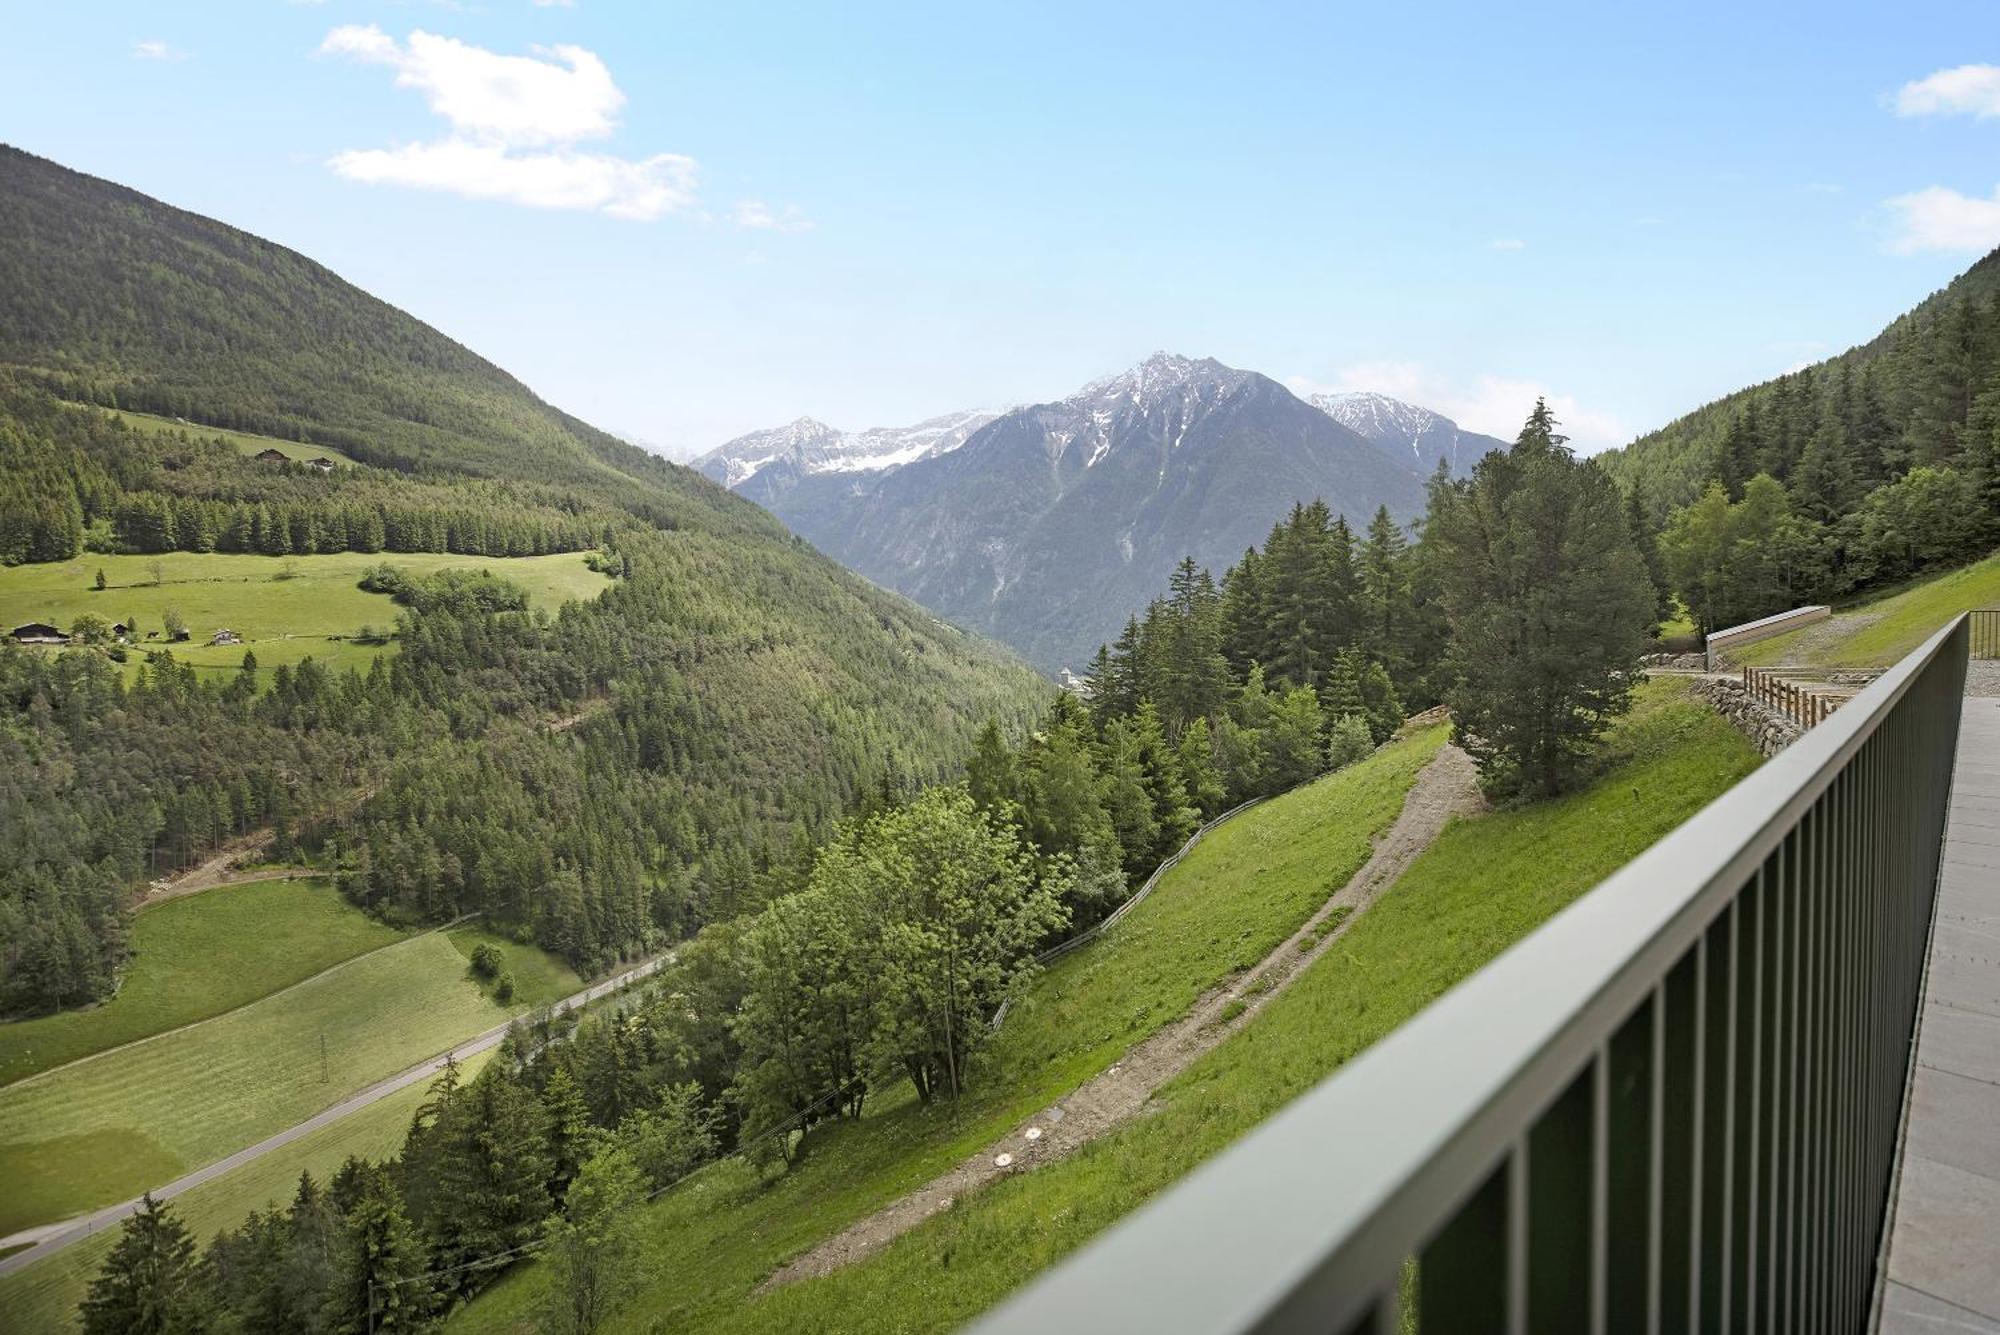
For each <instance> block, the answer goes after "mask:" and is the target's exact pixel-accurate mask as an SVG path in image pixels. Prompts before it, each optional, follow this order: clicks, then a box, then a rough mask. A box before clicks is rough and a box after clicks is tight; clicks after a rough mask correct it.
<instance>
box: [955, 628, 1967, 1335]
mask: <svg viewBox="0 0 2000 1335" xmlns="http://www.w3.org/2000/svg"><path fill="white" fill-rule="evenodd" d="M1969 633H1970V620H1969V619H1968V618H1967V617H1963V616H1961V617H1959V618H1957V619H1956V620H1954V621H1953V622H1952V623H1951V625H1949V626H1948V627H1946V628H1945V629H1944V630H1942V631H1940V632H1938V634H1937V635H1935V636H1933V637H1932V638H1931V639H1930V640H1929V642H1927V643H1926V644H1924V645H1923V647H1922V648H1920V649H1918V650H1917V651H1916V652H1915V653H1913V654H1911V655H1910V656H1909V657H1908V658H1906V659H1904V660H1903V661H1902V662H1901V663H1899V664H1897V665H1896V666H1895V667H1894V668H1892V669H1890V670H1889V671H1888V672H1887V673H1885V674H1883V676H1882V677H1880V678H1879V679H1878V680H1876V681H1875V682H1874V683H1873V684H1871V685H1870V686H1868V687H1867V688H1866V689H1865V690H1863V691H1862V692H1861V693H1860V694H1859V695H1857V696H1856V697H1855V698H1854V699H1853V700H1852V701H1850V702H1849V703H1848V704H1847V705H1845V706H1844V707H1843V708H1841V709H1840V710H1839V711H1838V712H1837V713H1834V714H1833V715H1831V716H1830V717H1828V718H1827V719H1826V720H1825V721H1824V722H1822V723H1821V724H1820V725H1819V726H1818V727H1816V728H1813V729H1812V730H1811V731H1809V732H1807V733H1806V734H1805V735H1804V737H1802V738H1801V739H1800V740H1799V741H1797V742H1795V743H1793V744H1792V745H1791V746H1790V747H1789V748H1788V749H1786V750H1785V751H1784V752H1782V753H1780V754H1779V755H1778V756H1776V757H1774V758H1773V759H1772V760H1770V761H1769V762H1768V763H1766V764H1765V765H1764V766H1763V768H1762V769H1760V770H1758V771H1757V772H1756V773H1754V774H1752V775H1751V776H1749V777H1748V778H1746V779H1745V780H1744V781H1743V782H1741V783H1739V784H1738V785H1736V787H1735V788H1733V789H1731V790H1730V791H1729V792H1728V793H1726V794H1724V795H1723V796H1722V797H1721V798H1719V799H1717V800H1716V801H1715V802H1713V803H1711V804H1710V805H1709V806H1708V807H1707V808H1706V809H1704V810H1703V811H1702V812H1700V813H1699V814H1698V815H1696V816H1695V817H1694V818H1693V819H1692V820H1690V821H1688V822H1687V824H1685V825H1684V826H1682V827H1681V828H1680V829H1678V830H1676V831H1675V832H1674V833H1672V834H1670V835H1669V836H1667V837H1666V838H1665V839H1663V840H1661V841H1660V842H1659V843H1658V844H1657V845H1655V846H1654V847H1653V848H1652V849H1650V850H1649V851H1647V852H1646V853H1645V854H1643V855H1641V856H1640V857H1639V858H1637V859H1635V860H1634V861H1633V862H1632V863H1631V864H1630V865H1628V866H1627V867H1626V868H1625V869H1624V870H1622V871H1620V872H1619V873H1617V874H1616V875H1615V876H1613V877H1611V879H1609V880H1608V881H1606V882H1605V883H1604V884H1602V885H1600V886H1599V887H1597V888H1596V889H1595V890H1594V891H1592V892H1591V893H1590V894H1588V895H1586V896H1584V897H1583V898H1582V899H1580V900H1578V901H1577V902H1576V903H1575V904H1573V905H1571V906H1570V907H1569V908H1568V909H1566V910H1564V911H1563V912H1562V913H1561V914H1559V915H1557V916H1556V917H1555V918H1554V919H1552V920H1551V921H1550V922H1548V923H1546V924H1545V925H1544V926H1543V927H1541V928H1540V929H1539V930H1538V931H1536V932H1535V933H1534V934H1532V935H1531V936H1529V937H1528V938H1527V939H1526V940H1523V941H1521V942H1520V943H1518V944H1517V945H1515V946H1514V947H1513V948H1512V949H1510V950H1508V951H1507V952H1506V953H1505V954H1503V955H1502V956H1501V957H1500V958H1498V959H1496V960H1494V961H1493V962H1492V963H1491V964H1489V965H1488V966H1487V967H1485V968H1484V969H1482V970H1480V971H1479V972H1478V973H1477V974H1475V975H1474V976H1473V977H1471V978H1469V979H1467V980H1466V981H1465V982H1464V983H1463V984H1461V985H1460V986H1458V987H1457V988H1455V989H1453V990H1452V991H1451V992H1449V993H1448V994H1446V995H1445V996H1444V997H1442V998H1440V999H1439V1000H1438V1001H1437V1002H1436V1003H1434V1004H1433V1005H1431V1006H1430V1007H1429V1008H1428V1009H1426V1010H1425V1011H1423V1012H1422V1013H1421V1014H1419V1015H1418V1016H1417V1017H1415V1018H1414V1019H1412V1020H1411V1021H1410V1022H1409V1023H1408V1024H1406V1025H1404V1026H1403V1027H1402V1028H1401V1029H1400V1030H1398V1031H1397V1032H1396V1033H1394V1034H1392V1035H1390V1036H1389V1037H1388V1038H1386V1039H1384V1040H1383V1041H1382V1042H1380V1043H1378V1044H1377V1045H1376V1046H1375V1047H1374V1048H1372V1049H1370V1050H1369V1051H1367V1052H1365V1053H1363V1054H1362V1055H1361V1056H1360V1057H1358V1058H1356V1059H1355V1060H1354V1061H1353V1062H1351V1063H1349V1065H1348V1066H1347V1067H1346V1068H1345V1069H1343V1070H1341V1071H1339V1072H1338V1073H1336V1074H1335V1075H1334V1076H1332V1077H1331V1078H1329V1079H1328V1080H1326V1081H1325V1082H1324V1083H1322V1084H1320V1085H1319V1086H1318V1087H1317V1088H1315V1089H1313V1090H1312V1091H1311V1092H1309V1093H1308V1094H1306V1095H1304V1096H1303V1097H1301V1098H1300V1099H1298V1100H1297V1101H1296V1102H1294V1103H1293V1104H1291V1105H1290V1106H1289V1107H1287V1108H1285V1109H1284V1110H1283V1111H1282V1112H1280V1113H1279V1114H1278V1115H1277V1116H1275V1117H1273V1118H1272V1119H1271V1120H1270V1121H1268V1122H1266V1123H1264V1124H1263V1125H1262V1126H1260V1127H1258V1128H1257V1129H1256V1130H1254V1131H1252V1132H1251V1133H1250V1134H1249V1135H1247V1136H1246V1137H1244V1138H1243V1139H1242V1140H1241V1141H1240V1142H1238V1143H1237V1144H1236V1145H1234V1146H1232V1147H1231V1148H1230V1149H1228V1150H1227V1151H1225V1152H1224V1153H1222V1154H1221V1155H1219V1156H1217V1157H1216V1158H1215V1159H1213V1160H1212V1161H1210V1162H1209V1163H1208V1164H1206V1165H1204V1166H1203V1167H1202V1168H1200V1169H1199V1170H1197V1171H1196V1172H1195V1173H1193V1174H1192V1175H1190V1176H1189V1177H1188V1178H1187V1179H1186V1180H1185V1181H1184V1182H1182V1183H1180V1184H1179V1185H1178V1186H1176V1187H1175V1188H1174V1189H1172V1190H1171V1191H1169V1192H1167V1193H1166V1194H1165V1195H1164V1196H1163V1197H1162V1198H1161V1199H1159V1200H1158V1201H1156V1202H1154V1203H1152V1204H1151V1205H1149V1206H1147V1207H1146V1208H1145V1209H1143V1210H1141V1211H1140V1212H1139V1213H1137V1214H1136V1215H1134V1216H1133V1217H1132V1218H1130V1219H1128V1220H1126V1221H1125V1222H1124V1223H1122V1224H1120V1225H1119V1226H1118V1227H1116V1228H1115V1229H1113V1230H1112V1231H1111V1232H1110V1233H1108V1234H1107V1235H1106V1236H1105V1237H1103V1238H1102V1239H1100V1240H1098V1241H1097V1242H1096V1243H1094V1244H1093V1245H1091V1246H1090V1247H1088V1248H1086V1249H1085V1250H1084V1251H1082V1252H1081V1253H1080V1254H1078V1255H1077V1256H1075V1257H1072V1258H1071V1259H1070V1260H1068V1261H1067V1262H1065V1263H1063V1264H1062V1265H1060V1266H1059V1267H1057V1268H1056V1269H1055V1270H1053V1271H1052V1272H1050V1273H1049V1274H1048V1275H1047V1276H1045V1277H1044V1278H1042V1279H1041V1280H1040V1281H1039V1282H1037V1283H1036V1284H1034V1285H1033V1286H1032V1287H1030V1288H1029V1289H1028V1290H1027V1291H1026V1292H1024V1293H1022V1294H1021V1295H1019V1296H1017V1297H1016V1298H1015V1299H1013V1300H1012V1301H1011V1302H1009V1303H1008V1304H1007V1305H1006V1306H1004V1307H1002V1308H1001V1309H1000V1310H999V1311H997V1312H996V1313H994V1314H993V1315H992V1316H991V1317H989V1318H988V1319H987V1321H986V1323H985V1325H984V1326H983V1327H982V1329H983V1330H985V1331H988V1332H993V1333H994V1335H1001V1333H1008V1335H1011V1333H1012V1332H1036V1333H1037V1335H1042V1333H1044V1332H1052V1331H1092V1332H1103V1331H1126V1330H1130V1331H1148V1332H1237V1331H1313V1332H1322V1333H1331V1332H1375V1333H1377V1335H1387V1333H1389V1332H1396V1331H1399V1330H1403V1329H1407V1328H1415V1329H1418V1330H1422V1331H1424V1332H1439V1331H1442V1332H1460V1331H1467V1332H1469V1331H1480V1332H1485V1331H1504V1332H1510V1333H1511V1335H1527V1333H1528V1332H1534V1333H1535V1335H1554V1333H1557V1332H1569V1331H1576V1332H1590V1333H1592V1335H1598V1333H1601V1332H1645V1333H1646V1335H1657V1333H1658V1332H1681V1331H1708V1330H1717V1331H1730V1330H1787V1331H1789V1330H1813V1331H1858V1330H1861V1329H1862V1328H1863V1327H1864V1326H1865V1324H1866V1321H1867V1314H1868V1310H1869V1305H1870V1300H1871V1294H1872V1289H1873V1285H1874V1277H1875V1274H1876V1268H1877V1256H1878V1250H1879V1247H1880V1243H1881V1235H1882V1228H1883V1217H1884V1210H1885V1206H1886V1204H1887V1201H1888V1193H1889V1186H1890V1180H1891V1176H1892V1172H1893V1168H1894V1162H1895V1154H1896V1144H1897V1128H1898V1125H1899V1122H1900V1119H1901V1115H1902V1105H1903V1094H1904V1089H1905V1085H1906V1078H1907V1072H1908V1068H1909V1061H1910V1051H1911V1042H1910V1039H1911V1034H1912V1032H1913V1029H1914V1026H1915V1019H1916V1013H1917V1006H1918V1002H1919V994H1920V990H1921V987H1922V976H1923V967H1924V959H1925V943H1926V941H1927V939H1928V934H1929V927H1930V920H1931V908H1932V904H1933V901H1934V897H1935V894H1936V886H1937V879H1938V867H1939V859H1940V851H1941V846H1942V841H1943V834H1944V828H1945V821H1946V809H1947V805H1948V802H1949V795H1950V787H1951V774H1952V759H1953V751H1954V747H1955V745H1956V741H1957V734H1958V721H1959V709H1960V696H1961V692H1962V690H1963V687H1964V681H1965V670H1966V659H1967V650H1968V648H1969V640H1970V634H1969ZM1550 853H1551V855H1553V856H1560V853H1561V850H1560V849H1551V850H1550ZM1411 1261H1414V1263H1415V1268H1414V1277H1412V1276H1411V1275H1410V1272H1409V1264H1410V1262H1411ZM1406 1295H1414V1298H1415V1302H1414V1311H1405V1310H1404V1303H1405V1297H1406Z"/></svg>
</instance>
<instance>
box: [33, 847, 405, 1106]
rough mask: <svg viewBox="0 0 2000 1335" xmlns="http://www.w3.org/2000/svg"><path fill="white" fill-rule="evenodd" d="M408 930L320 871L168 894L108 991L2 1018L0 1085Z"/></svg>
mask: <svg viewBox="0 0 2000 1335" xmlns="http://www.w3.org/2000/svg"><path fill="white" fill-rule="evenodd" d="M403 935H404V933H402V932H399V931H397V930H395V929H394V928H391V927H386V926H384V925H383V924H381V923H379V922H376V921H375V920H374V919H373V918H370V917H369V916H368V915H367V914H365V913H363V912H361V911H360V910H359V909H357V908H355V907H354V906H353V905H351V904H349V903H348V902H347V901H346V900H344V899H342V898H341V897H340V894H339V892H338V891H336V890H335V889H334V888H333V886H332V884H331V883H329V882H327V881H326V880H324V879H321V878H318V877H302V878H300V879H298V880H270V881H257V882H253V883H250V884H247V885H230V886H223V887H220V888H218V889H215V890H207V891H203V892H202V893H200V894H196V895H185V896H183V897H181V898H179V899H169V900H165V901H164V902H162V903H159V904H155V905H153V906H151V907H149V908H146V909H144V910H143V911H141V912H140V913H138V914H136V915H134V917H133V920H132V933H131V952H132V953H131V959H130V961H129V962H128V963H127V964H126V966H125V972H124V975H123V977H122V978H121V979H120V981H119V986H118V992H117V994H116V995H115V996H113V997H112V998H111V999H110V1000H108V1001H105V1002H102V1003H100V1004H99V1005H96V1006H92V1007H90V1008H89V1009H88V1010H80V1011H64V1012H62V1013H60V1014H57V1015H45V1016H39V1017H37V1018H34V1019H29V1020H15V1021H13V1022H11V1023H8V1024H0V1085H5V1084H9V1083H11V1082H13V1081H15V1080H19V1079H21V1078H22V1077H24V1076H28V1075H32V1074H34V1073H35V1072H37V1071H45V1070H48V1069H49V1068H50V1067H54V1066H60V1065H62V1064H63V1063H65V1062H71V1061H75V1060H76V1059H77V1058H79V1057H87V1056H89V1055H90V1054H91V1053H94V1052H102V1051H104V1050H105V1049H106V1048H113V1047H117V1046H118V1045H119V1044H121V1043H130V1042H132V1041H133V1040H134V1039H140V1038H146V1037H148V1036H150V1035H152V1034H158V1033H164V1032H165V1031H167V1030H169V1029H177V1028H179V1027H180V1026H182V1025H184V1024H192V1023H194V1022H195V1021H196V1020H205V1019H207V1018H209V1017H210V1016H213V1015H220V1014H222V1013H223V1012H224V1011H229V1010H234V1009H235V1008H236V1007H238V1006H242V1005H247V1004H248V1003H250V1002H252V1001H256V1000H257V999H258V998H260V997H265V996H269V995H270V994H271V993H273V992H276V991H278V990H280V989H281V988H285V987H289V986H291V985H292V984H293V983H296V982H299V981H301V980H303V979H306V978H310V977H312V976H313V975H314V974H316V973H319V972H321V971H322V970H324V969H327V968H330V967H332V966H333V965H335V964H338V963H340V962H341V961H342V960H346V959H351V958H353V957H354V956H356V955H360V954H363V953H365V952H367V951H370V950H375V949H378V948H380V947H382V946H386V945H389V944H391V943H393V942H395V941H398V940H401V939H402V937H403ZM218 960H223V961H227V966H226V967H217V964H216V961H218Z"/></svg>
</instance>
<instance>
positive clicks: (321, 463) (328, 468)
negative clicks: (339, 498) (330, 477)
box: [312, 455, 333, 473]
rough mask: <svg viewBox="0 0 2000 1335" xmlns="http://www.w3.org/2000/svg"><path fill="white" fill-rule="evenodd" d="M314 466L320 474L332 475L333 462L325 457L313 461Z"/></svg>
mask: <svg viewBox="0 0 2000 1335" xmlns="http://www.w3.org/2000/svg"><path fill="white" fill-rule="evenodd" d="M312 466H313V467H314V468H315V469H317V470H318V471H319V472H322V473H331V472H332V471H333V460H331V459H329V458H327V457H326V456H325V455H321V456H320V457H319V458H317V459H315V460H313V461H312Z"/></svg>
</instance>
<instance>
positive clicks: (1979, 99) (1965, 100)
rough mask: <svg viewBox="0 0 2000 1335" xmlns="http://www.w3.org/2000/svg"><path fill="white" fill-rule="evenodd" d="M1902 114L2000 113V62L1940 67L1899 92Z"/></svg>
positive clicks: (1898, 110) (1898, 105)
mask: <svg viewBox="0 0 2000 1335" xmlns="http://www.w3.org/2000/svg"><path fill="white" fill-rule="evenodd" d="M1895 107H1896V114H1897V115H1898V116H1949V115H1952V114H1954V113H1957V112H1963V113H1965V114H1967V115H1971V116H1978V117H1980V118H1982V119H1983V118H1986V117H1989V116H2000V65H1959V66H1957V67H1955V68H1953V69H1948V70H1939V71H1938V72H1937V73H1936V74H1932V75H1928V76H1926V77H1925V78H1922V79H1918V80H1916V81H1915V82H1912V83H1906V84H1904V85H1903V86H1902V87H1901V88H1899V89H1898V90H1897V91H1896V97H1895Z"/></svg>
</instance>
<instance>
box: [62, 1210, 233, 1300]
mask: <svg viewBox="0 0 2000 1335" xmlns="http://www.w3.org/2000/svg"><path fill="white" fill-rule="evenodd" d="M78 1313H79V1315H80V1316H81V1317H82V1319H83V1332H84V1335H200V1332H204V1331H206V1330H208V1328H209V1317H210V1312H209V1306H208V1301H207V1293H206V1290H205V1287H204V1276H203V1274H202V1267H201V1265H200V1262H199V1261H198V1260H197V1259H196V1256H195V1248H194V1239H193V1237H191V1236H190V1235H189V1234H188V1231H187V1227H186V1226H185V1225H184V1224H182V1223H181V1221H180V1220H179V1219H177V1218H175V1217H174V1214H173V1211H172V1210H171V1209H170V1208H169V1207H168V1206H167V1205H166V1204H165V1203H163V1202H161V1201H156V1200H154V1199H153V1197H152V1196H151V1195H150V1194H148V1195H147V1196H145V1197H144V1198H143V1200H142V1201H141V1202H140V1207H139V1209H138V1211H137V1212H136V1213H134V1214H132V1215H130V1216H129V1217H127V1218H126V1220H125V1222H124V1224H123V1225H122V1226H121V1227H120V1228H119V1231H118V1241H117V1242H116V1243H114V1244H113V1245H112V1248H111V1252H110V1254H109V1255H107V1256H106V1257H105V1258H104V1265H103V1267H102V1268H101V1269H100V1270H99V1271H98V1272H97V1278H96V1279H94V1280H92V1281H91V1284H90V1292H89V1293H88V1294H87V1295H86V1296H85V1297H84V1300H83V1305H82V1306H81V1307H80V1308H79V1309H78Z"/></svg>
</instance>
